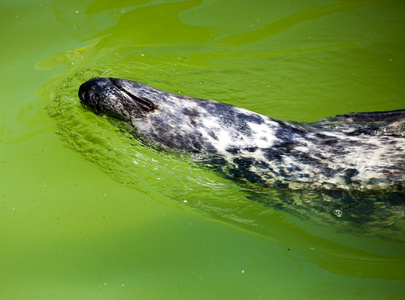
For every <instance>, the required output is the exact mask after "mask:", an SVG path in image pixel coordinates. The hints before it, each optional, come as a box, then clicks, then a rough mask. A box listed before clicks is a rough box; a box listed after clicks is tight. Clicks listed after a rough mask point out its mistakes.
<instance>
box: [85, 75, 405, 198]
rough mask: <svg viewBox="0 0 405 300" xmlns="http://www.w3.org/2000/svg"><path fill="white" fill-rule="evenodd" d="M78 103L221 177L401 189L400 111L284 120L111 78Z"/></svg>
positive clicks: (404, 169)
mask: <svg viewBox="0 0 405 300" xmlns="http://www.w3.org/2000/svg"><path fill="white" fill-rule="evenodd" d="M79 98H80V100H81V102H82V104H83V106H84V107H85V108H88V109H90V110H92V111H93V112H95V113H96V114H100V115H106V116H109V117H112V118H115V119H118V120H120V121H123V122H125V123H129V124H130V125H131V126H132V127H133V128H134V129H135V131H134V135H135V136H136V137H137V138H139V139H140V140H141V141H143V142H146V143H148V144H149V145H154V146H157V147H159V148H162V147H163V148H166V149H172V150H174V151H180V152H188V153H191V154H192V157H193V158H194V159H195V160H196V161H198V162H202V163H205V164H207V165H208V166H210V167H213V168H215V169H216V170H218V171H220V172H222V173H223V174H224V175H225V176H227V177H231V178H235V179H238V180H243V181H247V182H254V183H259V184H265V185H267V184H269V185H275V186H280V187H288V188H291V189H297V188H323V189H339V190H353V189H354V190H370V189H386V190H389V191H391V190H392V191H403V186H404V182H405V110H396V111H388V112H370V113H350V114H344V115H338V116H336V117H330V118H325V119H322V120H321V121H318V122H314V123H299V122H290V121H282V120H277V119H274V118H271V117H267V116H263V115H260V114H258V113H255V112H252V111H249V110H246V109H243V108H239V107H235V106H232V105H228V104H224V103H220V102H216V101H211V100H204V99H198V98H192V97H187V96H183V95H176V94H172V93H168V92H165V91H161V90H158V89H156V88H153V87H151V86H148V85H146V84H143V83H139V82H135V81H130V80H124V79H118V78H94V79H91V80H89V81H87V82H85V83H83V84H82V85H81V86H80V89H79Z"/></svg>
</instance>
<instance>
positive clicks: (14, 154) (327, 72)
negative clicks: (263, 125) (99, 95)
mask: <svg viewBox="0 0 405 300" xmlns="http://www.w3.org/2000/svg"><path fill="white" fill-rule="evenodd" d="M0 8H1V10H0V15H1V18H0V22H1V28H2V35H1V37H2V38H1V39H2V47H1V50H0V51H1V55H0V62H1V67H2V68H1V71H0V74H1V81H2V90H1V91H2V93H1V96H0V154H1V157H0V166H1V173H0V199H1V200H0V240H1V246H0V298H1V299H32V298H37V299H38V298H40V299H42V298H44V299H324V298H329V299H341V298H356V299H401V298H403V297H405V283H404V281H405V271H404V270H405V246H404V243H403V242H404V234H405V233H404V231H405V225H404V207H403V204H402V206H400V207H395V209H394V208H393V210H394V211H395V212H396V218H395V219H390V218H388V219H381V220H380V219H379V220H377V221H379V223H378V222H377V223H378V224H379V226H378V227H376V228H374V227H372V228H370V230H365V229H366V228H361V230H360V229H359V228H356V226H354V225H353V224H350V223H348V222H347V221H345V220H344V219H338V218H336V217H335V216H333V215H332V214H331V215H330V216H329V217H326V219H325V217H323V218H317V217H316V211H315V212H314V214H310V215H309V216H308V215H304V216H300V215H295V214H294V213H293V210H289V211H288V210H283V209H277V208H276V207H272V206H271V205H263V203H260V201H254V200H251V197H250V196H251V194H250V192H251V191H249V190H248V189H247V188H246V187H245V186H241V185H239V184H238V183H237V182H234V181H231V180H227V179H225V178H222V177H221V176H220V175H219V174H216V173H215V172H214V171H212V170H209V169H205V168H202V167H201V166H199V165H196V164H194V163H193V162H192V161H191V160H190V159H189V158H188V157H187V156H186V155H179V154H174V153H167V152H165V151H157V150H156V149H152V148H149V147H147V145H144V144H142V143H140V142H139V141H137V140H136V139H134V138H132V137H131V136H130V135H129V134H128V132H126V131H125V130H123V129H122V128H121V127H120V126H118V125H117V124H115V123H114V122H112V121H111V120H109V119H106V118H103V117H101V116H96V115H95V114H93V113H92V112H90V111H86V110H85V109H84V108H83V107H82V106H81V104H80V102H79V99H78V96H77V90H78V88H79V86H80V84H81V83H83V82H84V81H85V80H88V79H90V78H93V77H99V76H112V77H121V78H126V79H131V80H136V81H140V82H143V83H146V84H150V85H152V86H154V87H156V88H159V89H162V90H166V91H169V92H173V93H180V94H183V95H188V96H193V97H199V98H206V99H213V100H217V101H220V102H225V103H229V104H233V105H236V106H240V107H243V108H246V109H249V110H253V111H256V112H258V113H261V114H264V115H268V116H271V117H275V118H279V119H286V120H294V121H303V122H311V121H316V120H319V119H321V118H324V117H327V116H333V115H336V114H342V113H347V112H359V111H383V110H394V109H401V108H402V109H403V108H404V107H405V100H404V99H403V95H404V92H405V85H404V79H405V75H404V72H403V70H404V67H405V35H404V32H405V3H404V2H403V1H395V0H393V1H375V0H374V1H373V0H357V1H356V0H353V1H344V0H342V1H338V0H333V1H332V0H331V1H313V0H305V1H304V0H301V1H300V0H295V1H264V0H263V1H258V0H257V1H256V0H255V1H242V0H229V1H219V0H216V1H209V0H206V1H203V0H193V1H163V0H162V1H129V0H119V1H105V0H99V1H97V0H94V1H91V0H88V1H85V0H79V1H67V0H57V1H22V0H20V1H2V2H1V3H0ZM257 192H258V193H269V194H270V195H271V197H273V199H274V201H275V202H277V203H282V201H283V199H282V198H281V197H280V196H279V194H278V193H277V192H276V191H263V190H260V191H257ZM293 196H294V197H296V199H298V200H301V201H304V202H305V199H306V198H305V197H306V196H305V195H295V194H294V195H293ZM298 200H297V201H298ZM402 203H403V202H402ZM327 218H330V220H327ZM360 227H361V226H360Z"/></svg>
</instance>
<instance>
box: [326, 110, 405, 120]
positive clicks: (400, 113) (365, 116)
mask: <svg viewBox="0 0 405 300" xmlns="http://www.w3.org/2000/svg"><path fill="white" fill-rule="evenodd" d="M334 118H336V120H338V121H345V122H348V123H354V122H395V121H399V120H401V119H405V110H404V109H399V110H392V111H376V112H365V113H364V112H363V113H350V114H344V115H337V116H336V117H334Z"/></svg>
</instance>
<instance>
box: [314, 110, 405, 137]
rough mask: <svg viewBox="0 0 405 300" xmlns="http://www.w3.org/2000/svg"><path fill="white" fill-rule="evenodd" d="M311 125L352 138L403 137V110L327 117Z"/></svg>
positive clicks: (404, 118) (404, 127)
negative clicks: (367, 136)
mask: <svg viewBox="0 0 405 300" xmlns="http://www.w3.org/2000/svg"><path fill="white" fill-rule="evenodd" d="M311 125H312V126H314V127H315V128H318V129H323V130H334V131H340V132H344V133H346V134H347V135H352V136H356V135H363V134H365V135H373V136H375V135H379V136H397V137H405V110H403V109H401V110H393V111H377V112H364V113H349V114H343V115H337V116H335V117H328V118H325V119H322V120H320V121H317V122H314V123H311Z"/></svg>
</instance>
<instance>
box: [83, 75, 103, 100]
mask: <svg viewBox="0 0 405 300" xmlns="http://www.w3.org/2000/svg"><path fill="white" fill-rule="evenodd" d="M99 81H100V79H99V78H93V79H90V80H88V81H86V82H85V83H83V84H82V85H80V87H79V92H78V94H79V98H80V100H81V101H82V103H84V104H89V103H88V102H89V100H90V95H89V94H90V93H91V92H92V91H93V90H94V89H95V87H96V86H98V84H97V83H98V82H99Z"/></svg>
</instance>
